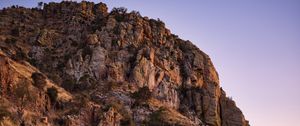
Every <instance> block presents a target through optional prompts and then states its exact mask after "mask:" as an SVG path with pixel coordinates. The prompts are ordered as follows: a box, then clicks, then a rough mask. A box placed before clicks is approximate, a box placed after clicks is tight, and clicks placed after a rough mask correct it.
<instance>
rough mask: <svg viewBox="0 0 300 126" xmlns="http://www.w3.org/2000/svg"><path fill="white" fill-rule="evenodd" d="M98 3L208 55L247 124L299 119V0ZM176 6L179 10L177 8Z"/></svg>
mask: <svg viewBox="0 0 300 126" xmlns="http://www.w3.org/2000/svg"><path fill="white" fill-rule="evenodd" d="M47 1H48V2H49V1H50V0H47ZM47 1H45V2H47ZM55 1H56V2H58V1H59V0H55ZM5 2H8V3H5ZM16 2H19V4H23V6H25V7H36V6H37V3H38V2H39V1H30V0H25V1H22V2H20V1H18V0H12V1H1V2H0V3H1V5H0V7H1V9H2V8H3V7H7V6H9V5H12V4H13V3H16ZM34 2H35V4H34ZM93 2H95V3H98V2H100V1H99V0H93ZM102 2H104V3H106V4H107V6H108V8H109V10H111V9H112V8H113V7H120V5H123V6H122V7H126V8H127V9H128V10H129V11H131V10H137V11H139V12H140V13H141V15H142V16H145V15H146V16H148V17H150V18H154V19H158V18H159V19H161V20H162V21H163V22H164V23H165V24H166V27H167V28H168V29H170V31H171V32H172V33H173V34H176V35H178V36H179V38H181V39H183V40H190V41H191V42H192V43H193V44H195V45H196V46H197V47H198V48H199V49H200V50H202V51H203V52H205V53H206V54H208V55H209V56H210V58H211V59H212V62H213V64H214V66H215V68H216V70H217V72H218V74H219V79H220V86H221V87H222V88H223V89H224V90H225V91H226V94H227V96H228V97H232V98H233V99H234V100H235V102H236V104H237V106H238V107H239V108H240V109H241V111H242V112H243V113H244V115H245V118H246V119H247V120H249V122H250V124H251V125H257V126H264V125H272V126H282V125H284V124H287V122H290V123H291V124H290V125H292V124H297V123H300V120H297V118H298V117H300V116H299V115H300V110H299V109H298V108H299V107H298V106H300V100H297V98H298V97H299V96H300V92H299V91H298V89H299V86H300V85H299V84H300V78H299V77H297V75H298V76H299V75H300V65H299V64H300V57H299V56H298V55H299V54H300V23H299V22H300V16H299V15H298V13H297V12H300V1H299V2H297V1H296V2H295V1H292V2H291V3H288V2H282V1H280V0H277V1H275V2H273V3H269V2H266V1H263V2H257V1H253V2H248V1H246V2H238V1H235V0H233V1H229V2H220V3H221V4H220V3H213V2H208V1H192V2H190V3H185V2H183V3H185V4H183V3H181V2H180V1H172V2H171V1H161V2H159V1H158V0H154V1H151V2H149V1H147V2H145V1H143V2H138V1H137V0H130V1H118V2H113V1H109V0H103V1H102ZM230 2H231V3H230ZM167 5H169V6H167ZM153 6H156V8H155V9H153V8H152V7H153ZM180 7H182V8H183V9H181V10H180V9H178V8H180ZM213 7H214V8H217V9H216V10H215V9H214V8H213ZM253 8H255V9H253ZM191 19H192V20H191ZM297 54H298V55H297ZM284 84H285V85H284ZM282 85H283V86H285V87H282ZM278 92H280V93H278ZM279 99H280V100H282V101H280V100H279ZM298 99H299V98H298ZM282 102H283V103H282ZM281 109H282V110H281ZM263 111H265V112H266V113H262V112H263ZM275 115H277V116H275ZM281 115H283V116H285V115H291V116H285V117H282V116H281ZM272 117H273V118H272ZM274 120H276V121H275V122H273V121H274Z"/></svg>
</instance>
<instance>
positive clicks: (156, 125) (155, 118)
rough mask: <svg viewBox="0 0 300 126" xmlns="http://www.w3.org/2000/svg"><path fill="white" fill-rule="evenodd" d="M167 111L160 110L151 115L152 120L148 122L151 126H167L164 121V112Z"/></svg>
mask: <svg viewBox="0 0 300 126" xmlns="http://www.w3.org/2000/svg"><path fill="white" fill-rule="evenodd" d="M164 111H165V109H164V108H159V110H157V111H155V112H153V113H152V114H151V115H150V120H149V122H148V125H149V126H165V125H167V124H166V123H165V122H164V120H163V112H164Z"/></svg>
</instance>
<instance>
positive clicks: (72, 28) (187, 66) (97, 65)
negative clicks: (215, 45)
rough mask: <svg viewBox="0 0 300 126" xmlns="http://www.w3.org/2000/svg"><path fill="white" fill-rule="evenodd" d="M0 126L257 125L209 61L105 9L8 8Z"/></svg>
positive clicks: (1, 13)
mask: <svg viewBox="0 0 300 126" xmlns="http://www.w3.org/2000/svg"><path fill="white" fill-rule="evenodd" d="M0 125H1V126H14V125H20V126H52V125H53V126H59V125H60V126H248V125H249V123H248V121H247V120H245V118H244V116H243V113H242V112H241V110H240V109H239V108H238V107H236V105H235V102H234V101H233V100H232V99H230V98H228V97H226V94H225V92H224V91H223V90H222V88H221V87H220V84H219V78H218V74H217V72H216V70H215V68H214V66H213V64H212V62H211V60H210V58H209V57H208V55H206V54H205V53H204V52H202V51H201V50H199V49H198V48H197V47H196V46H195V45H193V44H192V43H191V42H190V41H185V40H182V39H180V38H178V36H176V35H174V34H172V33H171V32H170V30H169V29H167V28H166V27H165V24H164V22H162V21H161V20H159V19H158V20H154V19H150V18H148V17H143V16H141V15H140V14H139V12H137V11H132V12H127V10H126V9H125V8H113V9H112V10H111V11H110V12H109V11H108V8H107V6H106V4H104V3H98V4H95V3H92V2H81V3H76V2H67V1H64V2H61V3H47V4H44V5H43V6H42V7H37V8H24V7H19V6H12V7H9V8H3V9H2V10H0Z"/></svg>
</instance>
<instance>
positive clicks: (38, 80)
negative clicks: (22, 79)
mask: <svg viewBox="0 0 300 126" xmlns="http://www.w3.org/2000/svg"><path fill="white" fill-rule="evenodd" d="M31 78H32V79H33V85H34V86H35V87H37V88H40V89H42V88H43V87H44V86H46V84H47V82H46V77H45V76H44V75H43V74H41V73H38V72H34V73H32V75H31Z"/></svg>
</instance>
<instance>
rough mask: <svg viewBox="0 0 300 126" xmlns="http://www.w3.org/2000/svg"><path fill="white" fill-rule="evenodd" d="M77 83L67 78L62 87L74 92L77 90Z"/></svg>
mask: <svg viewBox="0 0 300 126" xmlns="http://www.w3.org/2000/svg"><path fill="white" fill-rule="evenodd" d="M75 85H76V81H75V80H74V79H72V78H67V79H66V80H64V81H63V84H62V87H63V88H64V89H66V90H67V91H73V90H74V89H75Z"/></svg>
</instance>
